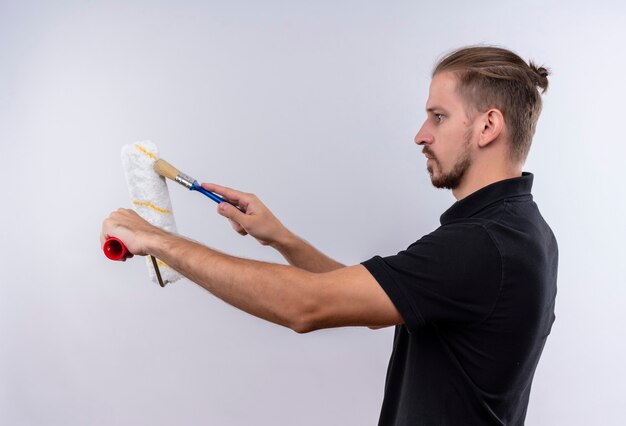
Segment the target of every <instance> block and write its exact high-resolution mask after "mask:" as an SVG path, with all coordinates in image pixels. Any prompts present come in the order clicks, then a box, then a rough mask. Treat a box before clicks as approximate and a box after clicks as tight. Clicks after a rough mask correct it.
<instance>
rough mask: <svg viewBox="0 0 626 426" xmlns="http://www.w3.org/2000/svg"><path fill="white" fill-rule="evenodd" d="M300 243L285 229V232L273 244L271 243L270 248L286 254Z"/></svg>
mask: <svg viewBox="0 0 626 426" xmlns="http://www.w3.org/2000/svg"><path fill="white" fill-rule="evenodd" d="M297 242H298V237H297V236H296V235H295V234H294V233H292V232H291V231H289V230H288V229H286V228H285V231H284V232H283V233H282V235H280V236H279V237H278V238H276V239H275V240H274V241H273V242H272V243H270V247H272V248H273V249H275V250H278V251H279V252H280V253H286V252H288V251H289V250H290V249H291V248H293V247H294V246H295V245H296V244H297Z"/></svg>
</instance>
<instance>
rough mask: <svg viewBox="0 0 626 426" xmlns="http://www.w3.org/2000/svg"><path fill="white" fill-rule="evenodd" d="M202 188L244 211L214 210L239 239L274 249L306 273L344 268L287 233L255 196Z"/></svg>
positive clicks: (221, 207) (224, 206) (206, 185)
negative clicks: (252, 238) (249, 236)
mask: <svg viewBox="0 0 626 426" xmlns="http://www.w3.org/2000/svg"><path fill="white" fill-rule="evenodd" d="M202 187H203V188H204V189H206V190H209V191H212V192H215V193H217V194H219V195H221V196H222V197H224V198H226V199H227V200H229V201H230V202H232V203H233V204H235V205H237V206H239V207H240V208H241V209H242V210H243V211H241V210H239V209H237V208H235V207H233V206H232V205H230V204H228V203H221V204H220V205H219V206H218V208H217V211H218V213H219V214H221V215H222V216H224V217H226V218H228V220H229V221H230V224H231V226H232V227H233V229H234V230H235V231H237V232H238V233H239V234H241V235H248V234H250V235H252V236H253V237H254V238H255V239H256V240H257V241H258V242H259V243H261V244H262V245H269V246H271V247H273V248H274V249H276V250H277V251H278V252H279V253H280V254H281V255H282V256H283V257H284V258H285V260H286V261H287V262H289V264H290V265H292V266H297V267H298V268H301V269H304V270H305V271H309V272H330V271H335V270H337V269H340V268H343V267H345V265H343V264H341V263H339V262H336V261H335V260H333V259H331V258H330V257H328V256H326V255H325V254H324V253H322V252H320V251H319V250H317V249H316V248H315V247H313V246H312V245H311V244H309V243H308V242H307V241H305V240H304V239H302V238H300V237H298V236H297V235H295V234H294V233H292V232H291V231H289V230H288V229H287V228H286V227H285V226H284V225H283V224H282V223H281V222H280V221H279V220H278V219H277V218H276V216H274V215H273V214H272V212H271V211H270V210H269V209H268V208H267V207H266V206H265V205H264V204H263V202H261V200H259V198H258V197H257V196H256V195H254V194H248V193H245V192H241V191H237V190H234V189H232V188H227V187H225V186H220V185H216V184H212V183H203V184H202Z"/></svg>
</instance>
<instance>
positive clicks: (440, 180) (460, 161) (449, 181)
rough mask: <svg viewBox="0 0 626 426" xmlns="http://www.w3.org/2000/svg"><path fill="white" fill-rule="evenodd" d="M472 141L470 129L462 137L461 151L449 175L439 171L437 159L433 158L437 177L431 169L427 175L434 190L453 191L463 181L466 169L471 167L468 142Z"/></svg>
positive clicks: (439, 166)
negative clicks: (437, 171) (437, 172)
mask: <svg viewBox="0 0 626 426" xmlns="http://www.w3.org/2000/svg"><path fill="white" fill-rule="evenodd" d="M471 140H472V129H468V130H467V132H465V134H464V135H463V151H462V152H461V154H460V155H459V158H457V161H456V163H455V164H454V167H452V170H451V171H450V173H443V172H442V171H441V170H442V169H441V163H439V160H437V158H436V157H435V158H434V161H435V163H436V164H437V168H438V169H439V172H440V174H439V176H437V177H434V175H433V169H432V167H430V166H429V167H428V168H427V170H428V173H429V174H430V181H431V182H432V184H433V186H434V187H435V188H446V189H455V188H457V187H458V186H459V185H460V184H461V180H463V176H464V175H465V172H467V169H469V167H470V166H471V165H472V157H471V150H470V141H471Z"/></svg>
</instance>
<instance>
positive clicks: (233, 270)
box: [148, 232, 316, 332]
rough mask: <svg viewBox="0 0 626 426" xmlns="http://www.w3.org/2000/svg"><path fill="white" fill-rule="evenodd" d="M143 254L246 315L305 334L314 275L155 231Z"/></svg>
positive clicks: (311, 303)
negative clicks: (152, 257) (220, 250)
mask: <svg viewBox="0 0 626 426" xmlns="http://www.w3.org/2000/svg"><path fill="white" fill-rule="evenodd" d="M148 252H149V253H150V254H152V255H154V256H156V257H158V258H159V259H161V260H162V261H163V262H165V263H167V264H168V265H169V266H171V267H173V268H174V269H176V270H177V271H179V272H180V273H182V274H183V275H184V276H186V277H187V278H189V279H190V280H192V281H194V282H196V283H197V284H199V285H200V286H202V287H204V288H205V289H207V290H208V291H209V292H211V293H212V294H214V295H215V296H217V297H219V298H220V299H222V300H224V301H225V302H227V303H229V304H231V305H233V306H235V307H237V308H239V309H241V310H243V311H246V312H248V313H249V314H251V315H254V316H257V317H259V318H263V319H265V320H268V321H271V322H273V323H276V324H280V325H283V326H285V327H289V328H291V329H293V330H295V331H297V332H306V331H308V330H309V324H307V313H310V312H311V311H312V310H313V308H314V306H315V305H314V303H313V302H314V299H313V298H314V295H315V294H314V290H313V289H314V288H315V283H314V280H315V275H316V274H311V273H309V272H307V271H303V270H302V269H298V268H293V267H291V266H286V265H278V264H273V263H266V262H259V261H254V260H247V259H241V258H237V257H233V256H229V255H226V254H224V253H220V252H218V251H215V250H213V249H210V248H208V247H205V246H203V245H201V244H198V243H195V242H193V241H189V240H186V239H184V238H181V237H178V236H175V235H172V234H169V233H166V232H159V233H155V235H154V236H153V237H152V238H151V240H150V243H149V244H148Z"/></svg>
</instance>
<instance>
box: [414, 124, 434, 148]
mask: <svg viewBox="0 0 626 426" xmlns="http://www.w3.org/2000/svg"><path fill="white" fill-rule="evenodd" d="M413 140H414V141H415V143H416V144H417V145H424V144H427V145H430V144H431V143H433V136H432V135H431V134H430V132H429V131H428V130H427V129H426V123H424V125H422V128H421V129H420V130H419V132H417V134H416V135H415V139H413Z"/></svg>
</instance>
